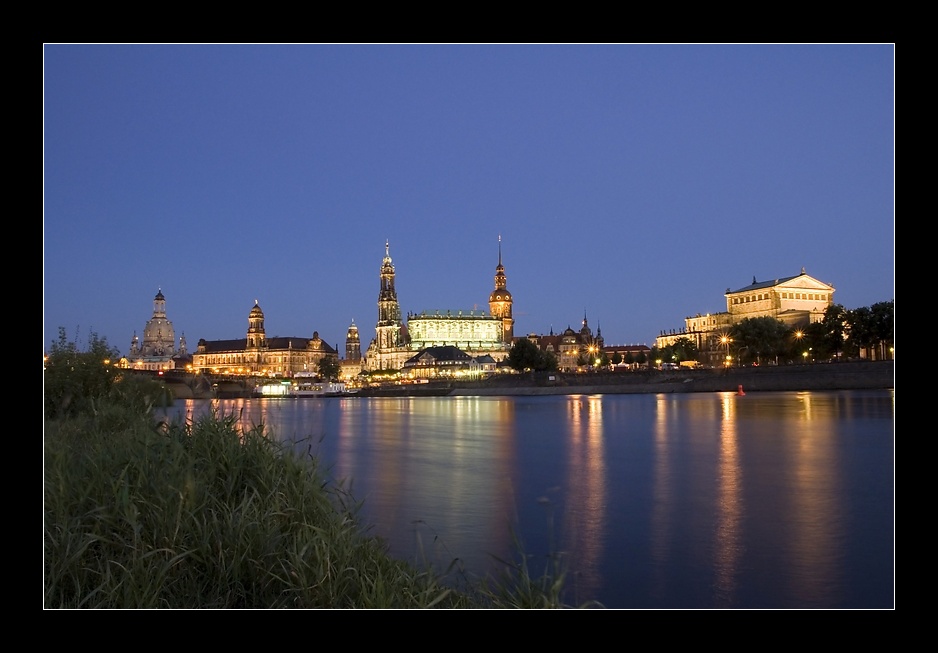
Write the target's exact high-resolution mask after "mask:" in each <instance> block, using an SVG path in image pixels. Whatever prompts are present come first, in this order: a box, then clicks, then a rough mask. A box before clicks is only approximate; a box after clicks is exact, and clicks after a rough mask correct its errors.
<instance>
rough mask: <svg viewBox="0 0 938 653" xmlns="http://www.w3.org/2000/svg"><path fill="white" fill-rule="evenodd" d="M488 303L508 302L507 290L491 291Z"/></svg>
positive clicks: (509, 298) (509, 297)
mask: <svg viewBox="0 0 938 653" xmlns="http://www.w3.org/2000/svg"><path fill="white" fill-rule="evenodd" d="M489 301H490V302H510V301H511V293H510V292H508V289H507V288H502V289H500V290H493V291H492V294H491V295H489Z"/></svg>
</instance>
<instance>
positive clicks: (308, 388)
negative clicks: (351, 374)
mask: <svg viewBox="0 0 938 653" xmlns="http://www.w3.org/2000/svg"><path fill="white" fill-rule="evenodd" d="M344 394H345V384H344V383H342V382H340V381H306V380H301V381H294V383H293V385H292V386H291V387H290V396H291V397H338V396H340V395H344Z"/></svg>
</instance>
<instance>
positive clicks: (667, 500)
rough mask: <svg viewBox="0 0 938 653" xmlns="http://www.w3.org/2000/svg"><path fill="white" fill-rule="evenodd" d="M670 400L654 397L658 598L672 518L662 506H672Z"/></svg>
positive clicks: (654, 582)
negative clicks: (669, 428)
mask: <svg viewBox="0 0 938 653" xmlns="http://www.w3.org/2000/svg"><path fill="white" fill-rule="evenodd" d="M672 403H673V402H672V398H671V397H669V396H668V395H666V394H658V395H655V424H654V438H655V453H654V460H655V462H654V467H655V469H654V481H653V486H652V495H651V496H652V506H651V526H650V529H649V530H650V538H649V539H650V549H649V553H650V557H651V560H652V562H653V564H654V566H653V569H652V570H651V593H652V596H654V597H656V598H659V597H662V596H665V595H666V593H667V589H668V588H667V572H668V562H669V557H670V555H669V553H670V551H669V549H668V543H669V542H671V541H672V536H671V531H672V523H671V522H672V518H671V515H670V514H669V513H668V512H667V511H666V510H665V507H667V506H671V505H673V501H672V498H671V488H672V483H671V464H670V458H669V454H670V443H669V440H668V409H669V408H670V407H671V405H672Z"/></svg>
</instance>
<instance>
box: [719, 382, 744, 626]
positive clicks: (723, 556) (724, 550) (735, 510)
mask: <svg viewBox="0 0 938 653" xmlns="http://www.w3.org/2000/svg"><path fill="white" fill-rule="evenodd" d="M738 400H739V397H737V396H736V395H735V394H733V393H732V392H724V393H721V395H720V406H721V409H722V410H721V418H722V419H721V422H720V456H719V463H718V473H719V481H718V487H717V497H716V499H717V505H716V519H715V522H716V530H715V533H714V538H715V542H714V551H713V555H714V561H713V564H714V571H715V574H716V579H715V590H716V596H715V597H714V607H729V606H732V605H733V604H734V601H735V599H736V589H737V574H738V571H739V569H738V567H739V560H740V557H741V555H742V534H741V533H740V523H741V520H742V511H743V506H742V497H741V487H740V486H741V484H742V473H741V470H740V462H739V449H738V440H737V437H738V433H737V428H736V402H737V401H738Z"/></svg>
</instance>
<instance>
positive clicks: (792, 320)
mask: <svg viewBox="0 0 938 653" xmlns="http://www.w3.org/2000/svg"><path fill="white" fill-rule="evenodd" d="M725 297H726V311H725V312H721V313H708V314H706V315H701V314H700V313H698V314H697V315H694V316H693V317H687V318H685V319H684V329H683V330H680V331H673V330H672V331H671V332H670V333H667V332H662V333H661V334H660V335H659V336H658V337H657V338H656V339H655V346H656V347H658V348H663V347H666V346H668V345H671V344H673V343H674V342H675V341H676V340H678V339H679V338H687V339H689V340H691V341H692V342H694V344H696V346H697V349H698V350H699V351H700V352H702V353H709V354H710V355H711V358H713V359H714V360H715V361H717V362H718V361H719V358H720V354H721V353H723V352H724V349H723V345H722V344H721V342H720V338H721V336H724V335H725V334H726V333H727V332H728V331H729V330H730V329H731V328H732V327H733V325H735V324H737V323H738V322H742V321H743V320H745V319H751V318H759V317H774V318H775V319H777V320H779V321H781V322H783V323H784V324H786V325H787V326H789V327H791V328H795V327H804V326H807V325H809V324H813V323H815V322H820V321H821V320H823V319H824V313H825V311H827V309H828V307H830V306H831V305H833V303H834V287H833V286H831V285H829V284H826V283H824V282H822V281H818V280H817V279H815V278H814V277H811V276H809V275H808V274H807V273H806V272H805V269H804V268H801V274H798V275H795V276H791V277H783V278H779V279H772V280H770V281H756V278H755V277H753V278H752V283H751V284H749V285H747V286H743V287H742V288H739V289H737V290H731V289H729V288H727V289H726V293H725Z"/></svg>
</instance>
